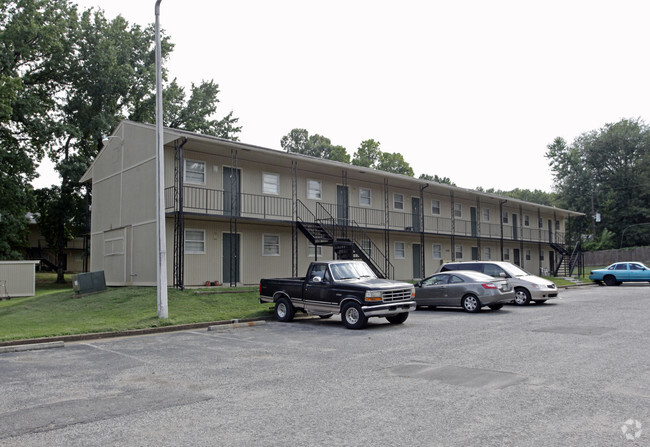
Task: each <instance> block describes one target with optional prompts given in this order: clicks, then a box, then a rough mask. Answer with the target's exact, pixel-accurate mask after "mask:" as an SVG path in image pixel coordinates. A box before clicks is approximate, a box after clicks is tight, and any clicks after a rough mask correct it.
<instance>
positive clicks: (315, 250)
mask: <svg viewBox="0 0 650 447" xmlns="http://www.w3.org/2000/svg"><path fill="white" fill-rule="evenodd" d="M322 256H323V246H322V245H314V244H312V243H311V242H307V257H309V258H315V257H319V258H320V257H322Z"/></svg>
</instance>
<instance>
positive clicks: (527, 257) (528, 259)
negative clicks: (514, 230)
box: [525, 250, 532, 261]
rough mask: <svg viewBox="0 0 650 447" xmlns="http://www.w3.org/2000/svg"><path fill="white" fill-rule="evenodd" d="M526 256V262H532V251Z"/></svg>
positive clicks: (527, 252)
mask: <svg viewBox="0 0 650 447" xmlns="http://www.w3.org/2000/svg"><path fill="white" fill-rule="evenodd" d="M525 256H526V261H530V259H531V256H532V253H531V252H530V250H526V255H525Z"/></svg>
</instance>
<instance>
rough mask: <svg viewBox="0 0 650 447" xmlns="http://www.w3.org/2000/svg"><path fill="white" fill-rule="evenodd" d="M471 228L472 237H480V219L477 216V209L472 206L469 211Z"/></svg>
mask: <svg viewBox="0 0 650 447" xmlns="http://www.w3.org/2000/svg"><path fill="white" fill-rule="evenodd" d="M469 214H470V219H471V227H472V237H476V236H478V218H477V216H476V207H475V206H472V207H470V209H469Z"/></svg>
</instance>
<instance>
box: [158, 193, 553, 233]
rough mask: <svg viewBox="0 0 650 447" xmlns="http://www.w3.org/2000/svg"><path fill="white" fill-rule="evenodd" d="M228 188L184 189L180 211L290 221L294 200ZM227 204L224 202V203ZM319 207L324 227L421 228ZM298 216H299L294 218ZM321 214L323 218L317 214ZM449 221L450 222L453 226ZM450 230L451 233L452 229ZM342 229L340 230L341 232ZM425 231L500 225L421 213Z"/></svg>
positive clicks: (397, 215) (393, 217)
mask: <svg viewBox="0 0 650 447" xmlns="http://www.w3.org/2000/svg"><path fill="white" fill-rule="evenodd" d="M230 194H231V193H230V192H229V191H224V190H219V189H211V188H205V187H200V186H188V185H185V186H184V187H183V210H184V211H185V212H189V213H194V214H205V215H214V216H232V215H236V216H238V217H251V218H261V219H281V220H286V219H291V218H292V217H293V213H292V211H293V206H294V204H293V203H292V200H291V199H290V198H287V197H278V196H271V195H263V194H249V193H241V194H239V196H238V197H236V198H234V199H235V200H232V197H231V196H230ZM224 205H225V206H224ZM300 205H301V206H298V207H297V210H298V212H299V214H305V213H308V214H311V215H310V216H307V215H305V216H304V220H305V221H312V220H316V219H317V218H318V216H316V213H317V212H318V210H317V209H316V207H315V209H313V210H310V209H309V208H308V207H307V205H305V204H303V203H302V202H300ZM317 207H320V208H322V210H323V211H322V213H323V214H325V215H327V216H328V217H329V216H331V217H333V218H334V220H335V221H336V222H323V223H324V224H326V225H333V224H334V223H336V224H338V225H340V226H342V227H346V226H348V225H347V224H348V222H355V223H356V225H357V226H358V227H360V228H365V229H367V230H385V229H388V230H392V231H412V232H415V233H419V232H420V228H419V226H420V220H419V216H417V215H416V216H413V214H412V213H409V212H401V211H388V213H387V212H386V211H385V210H383V209H376V208H370V207H360V206H348V207H347V209H345V208H343V207H340V206H339V205H337V204H335V203H322V202H317ZM165 209H166V212H168V213H172V212H175V211H178V204H177V203H175V202H174V188H173V187H168V188H166V189H165ZM297 217H298V219H299V220H300V217H301V216H300V215H299V216H297ZM321 217H322V216H321ZM452 223H453V225H452ZM452 229H454V230H455V231H452ZM341 231H343V230H341ZM424 232H425V233H428V234H440V235H452V234H454V235H456V236H466V237H481V238H490V239H500V238H501V237H502V227H501V224H499V223H489V222H472V221H469V220H463V219H455V220H452V219H451V218H448V217H440V216H424ZM503 238H504V239H505V240H511V241H512V240H515V241H523V242H544V243H549V242H553V243H557V244H563V243H564V241H565V234H564V233H563V232H559V231H553V232H551V233H550V234H549V231H548V229H544V228H531V227H523V228H521V227H516V228H513V227H512V226H510V225H503Z"/></svg>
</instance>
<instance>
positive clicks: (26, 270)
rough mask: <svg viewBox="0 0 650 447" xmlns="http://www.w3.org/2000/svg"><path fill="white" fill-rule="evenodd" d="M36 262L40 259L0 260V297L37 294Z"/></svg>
mask: <svg viewBox="0 0 650 447" xmlns="http://www.w3.org/2000/svg"><path fill="white" fill-rule="evenodd" d="M36 264H38V261H0V281H2V282H5V281H6V282H5V286H6V292H5V290H4V288H0V297H3V298H4V294H5V293H6V294H8V295H9V296H10V297H12V298H13V297H16V296H34V295H35V294H36Z"/></svg>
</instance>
